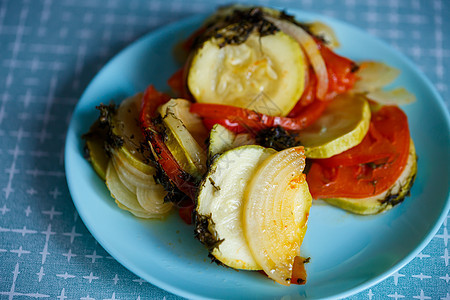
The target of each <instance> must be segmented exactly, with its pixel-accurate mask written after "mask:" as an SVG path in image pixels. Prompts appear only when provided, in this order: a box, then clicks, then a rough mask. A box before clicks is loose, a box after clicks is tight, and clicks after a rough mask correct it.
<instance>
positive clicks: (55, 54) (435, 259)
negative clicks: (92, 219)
mask: <svg viewBox="0 0 450 300" xmlns="http://www.w3.org/2000/svg"><path fill="white" fill-rule="evenodd" d="M228 2H229V1H214V2H211V3H213V4H210V3H206V2H204V1H199V0H194V1H190V2H184V1H181V0H177V1H172V2H166V1H159V0H156V1H150V2H148V1H119V0H113V1H108V2H106V4H105V2H104V1H99V0H83V1H78V0H61V1H52V0H37V1H31V0H28V1H27V0H22V1H21V0H17V1H15V0H9V1H8V0H4V1H1V4H0V39H1V42H2V43H1V45H0V54H1V55H0V66H1V69H0V86H1V94H0V137H1V139H2V144H1V145H0V157H1V158H2V159H1V163H0V165H1V166H2V168H3V169H2V173H1V174H0V178H1V181H0V182H1V183H0V184H1V186H2V196H1V198H0V261H1V262H2V263H1V264H0V265H1V266H0V298H1V299H3V297H5V299H6V298H8V299H12V298H19V297H20V298H21V299H22V298H24V299H27V298H47V297H48V298H57V299H144V298H159V299H163V298H166V299H170V298H176V297H175V296H173V295H171V294H169V293H167V292H164V291H162V290H160V289H158V288H155V287H153V286H152V285H150V284H148V283H146V282H145V281H143V280H141V279H140V278H136V276H135V275H133V274H131V273H130V272H128V271H127V270H125V269H124V268H123V267H122V266H120V265H119V264H118V263H117V262H115V260H114V259H113V258H112V257H110V256H109V255H108V254H107V253H106V252H105V251H104V250H103V249H102V248H101V247H100V246H98V245H97V243H96V241H95V240H94V239H93V238H92V236H91V235H90V234H89V233H88V232H87V230H86V228H85V227H84V225H83V224H82V222H81V220H80V219H79V218H78V215H77V213H76V211H75V209H74V207H73V205H72V204H71V200H70V195H69V194H68V191H67V188H66V184H65V178H64V171H63V155H64V154H63V147H64V145H63V144H64V136H65V129H66V126H67V124H68V121H69V120H70V114H71V110H72V108H73V107H74V105H75V104H76V102H77V99H78V97H79V96H80V94H81V92H82V90H83V88H84V87H85V86H86V84H87V83H88V81H89V80H90V79H91V78H92V76H93V75H94V74H95V72H96V71H97V70H98V69H99V68H100V67H101V66H103V65H104V63H105V62H106V61H107V60H108V59H109V58H111V57H112V56H113V55H114V54H115V53H117V52H118V50H120V49H121V48H123V47H124V46H125V45H127V44H128V43H130V42H131V41H133V40H135V39H136V38H138V37H139V36H141V35H143V34H144V33H145V32H148V31H150V30H152V29H153V28H155V27H157V26H163V25H164V24H167V23H169V22H172V21H176V20H177V19H179V18H181V17H184V16H188V15H191V14H195V13H198V12H205V11H209V10H211V9H212V8H213V7H214V6H216V4H224V3H228ZM259 3H261V4H269V1H259ZM270 4H274V5H278V6H285V7H294V8H295V7H297V8H304V9H306V10H311V11H316V12H319V13H322V14H325V15H329V16H333V17H335V18H339V19H343V20H346V21H348V22H351V23H353V24H357V25H358V26H360V27H362V28H364V29H366V30H367V31H368V32H369V33H371V34H374V35H377V36H379V37H381V38H383V39H385V40H387V41H388V42H389V43H390V44H391V45H393V46H394V47H397V48H399V50H400V51H401V52H403V53H405V54H406V55H408V56H410V57H411V58H412V60H413V61H415V63H416V64H418V66H419V67H420V68H421V69H422V70H423V71H424V72H425V73H426V74H427V75H428V76H429V77H430V78H431V79H432V81H433V82H434V84H435V85H436V87H437V89H438V90H439V91H440V92H441V93H442V94H443V95H444V98H445V100H446V106H447V108H449V107H450V105H449V95H450V91H449V86H448V85H449V82H448V80H447V79H446V76H448V74H447V73H448V69H449V67H450V50H449V49H450V37H449V33H448V28H450V24H449V22H450V14H449V10H450V5H449V3H448V2H444V1H441V0H432V1H424V0H423V1H420V0H411V1H401V0H380V1H375V0H371V1H367V2H361V1H356V0H345V1H337V0H334V1H333V0H325V1H312V0H302V1H300V2H297V1H293V0H282V1H278V2H276V3H272V2H270ZM74 24H76V25H75V26H74ZM430 28H431V29H432V30H430ZM15 120H19V122H15ZM61 122H63V124H64V125H65V126H57V125H58V124H60V123H61ZM448 240H449V234H448V219H446V220H445V222H444V224H443V225H442V227H441V228H440V229H439V231H438V234H437V235H436V236H435V237H434V238H433V240H432V241H431V243H430V244H429V245H428V246H427V247H426V248H425V249H424V250H423V251H422V253H420V254H419V255H417V257H416V258H415V259H414V260H413V261H412V262H411V263H410V264H408V265H407V266H405V267H404V268H402V269H401V270H399V271H398V272H396V273H395V274H393V275H392V276H391V277H390V278H388V279H386V280H385V281H383V282H381V283H380V284H378V285H376V286H373V287H371V288H370V289H368V290H366V291H363V292H361V293H360V294H358V295H355V296H353V297H350V298H352V299H361V298H363V299H365V298H367V299H391V298H392V299H403V298H404V299H409V298H413V299H450V295H449V293H448V291H449V283H450V270H449V259H450V258H449V252H448V245H449V242H448ZM80 286H82V287H83V291H82V292H80V291H78V290H79V287H80ZM446 291H447V293H446ZM80 293H82V294H80Z"/></svg>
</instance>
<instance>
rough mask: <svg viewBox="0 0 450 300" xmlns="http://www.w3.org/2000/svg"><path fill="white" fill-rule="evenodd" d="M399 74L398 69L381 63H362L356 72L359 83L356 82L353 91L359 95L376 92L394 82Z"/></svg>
mask: <svg viewBox="0 0 450 300" xmlns="http://www.w3.org/2000/svg"><path fill="white" fill-rule="evenodd" d="M399 74H400V71H399V70H398V69H396V68H393V67H391V66H389V65H387V64H384V63H381V62H375V61H364V62H361V63H360V64H359V69H358V71H357V72H356V76H358V81H356V82H355V85H354V86H353V88H352V91H353V92H357V93H361V92H362V93H364V92H372V91H375V90H377V89H380V88H382V87H384V86H386V85H388V84H390V83H391V82H393V81H394V80H395V79H396V78H397V77H398V75H399Z"/></svg>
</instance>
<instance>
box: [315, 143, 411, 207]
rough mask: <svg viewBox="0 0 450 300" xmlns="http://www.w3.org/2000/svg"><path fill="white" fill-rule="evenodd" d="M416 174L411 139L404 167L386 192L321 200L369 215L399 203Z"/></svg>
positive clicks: (407, 191) (408, 189)
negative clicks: (367, 195)
mask: <svg viewBox="0 0 450 300" xmlns="http://www.w3.org/2000/svg"><path fill="white" fill-rule="evenodd" d="M416 173H417V156H416V151H415V147H414V143H413V141H412V139H411V142H410V146H409V156H408V161H407V163H406V167H405V169H404V170H403V172H402V174H400V176H399V178H398V179H397V181H396V182H395V183H394V184H393V185H392V187H391V188H390V189H388V190H387V191H385V192H383V193H381V194H378V195H375V196H371V197H367V198H358V199H352V198H328V199H322V200H324V201H326V202H328V203H330V204H332V205H334V206H337V207H339V208H342V209H345V210H348V211H350V212H352V213H355V214H361V215H370V214H377V213H380V212H383V211H386V210H389V209H391V208H392V207H394V206H395V205H397V204H399V203H401V202H402V201H403V200H404V199H405V197H406V196H408V193H409V191H410V189H411V187H412V185H413V183H414V179H415V177H416Z"/></svg>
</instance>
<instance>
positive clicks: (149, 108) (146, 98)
mask: <svg viewBox="0 0 450 300" xmlns="http://www.w3.org/2000/svg"><path fill="white" fill-rule="evenodd" d="M169 100H170V96H168V95H166V94H164V93H161V92H158V91H157V90H156V89H155V88H154V86H153V85H150V86H149V87H148V88H147V89H146V90H145V92H144V95H143V98H142V104H141V112H140V115H139V120H140V122H141V124H142V129H143V133H144V136H145V137H146V139H147V140H148V141H149V142H150V144H151V146H152V148H153V153H154V156H155V159H156V161H157V162H158V163H159V165H160V166H161V168H162V169H163V170H164V172H165V173H166V175H167V177H168V178H169V179H170V180H171V181H172V182H173V183H174V184H175V185H176V186H177V187H178V189H179V190H180V191H182V192H183V193H185V194H186V195H187V196H188V197H189V198H190V199H194V198H195V195H196V192H197V187H196V184H195V183H194V181H193V180H192V179H191V178H190V175H189V174H187V173H186V172H184V171H183V169H182V168H181V167H180V165H179V164H178V162H177V161H176V160H175V158H174V157H173V155H172V153H170V151H169V149H168V148H167V146H166V144H165V143H164V139H163V137H162V136H161V134H160V133H159V132H158V128H157V126H156V125H155V124H154V122H153V118H154V117H155V116H156V109H157V108H158V107H159V106H160V105H162V104H164V103H166V102H167V101H169ZM186 202H187V203H186ZM191 203H192V202H191V201H184V202H183V203H180V204H179V205H180V206H184V205H189V204H191Z"/></svg>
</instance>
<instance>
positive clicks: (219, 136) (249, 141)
mask: <svg viewBox="0 0 450 300" xmlns="http://www.w3.org/2000/svg"><path fill="white" fill-rule="evenodd" d="M255 144H256V141H255V139H254V138H253V136H252V135H251V134H248V133H239V134H235V133H233V132H232V131H230V130H228V129H226V128H225V127H223V126H222V125H220V124H216V125H214V126H213V128H212V129H211V132H210V135H209V139H208V160H209V161H210V162H211V161H212V160H213V159H214V158H215V157H217V155H219V154H222V153H224V152H225V151H227V150H230V149H233V148H237V147H239V146H245V145H255Z"/></svg>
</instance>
